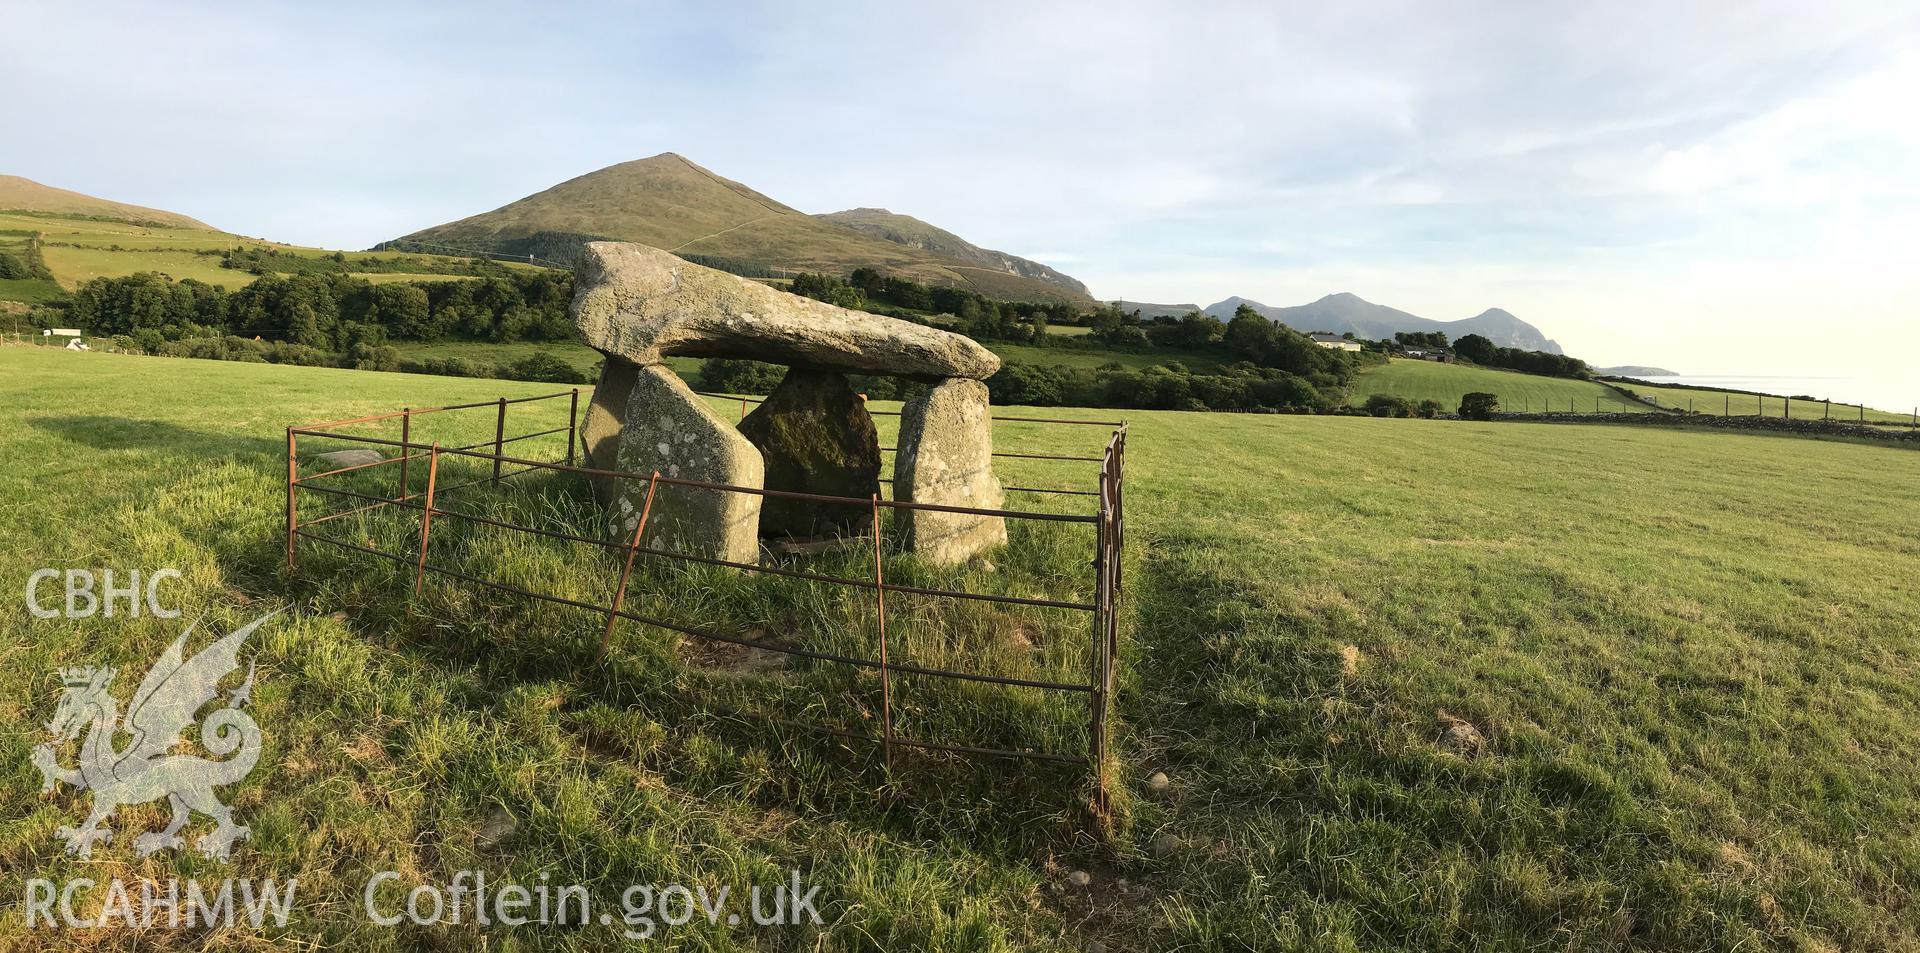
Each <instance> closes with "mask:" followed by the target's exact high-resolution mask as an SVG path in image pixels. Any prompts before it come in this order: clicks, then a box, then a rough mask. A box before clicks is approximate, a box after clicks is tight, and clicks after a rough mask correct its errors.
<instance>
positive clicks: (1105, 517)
mask: <svg viewBox="0 0 1920 953" xmlns="http://www.w3.org/2000/svg"><path fill="white" fill-rule="evenodd" d="M705 396H709V397H725V398H726V399H729V400H740V401H741V415H742V416H743V417H744V416H745V414H746V413H747V405H748V404H749V403H757V402H758V400H757V399H756V398H739V397H735V396H733V395H705ZM560 400H565V401H566V402H567V425H566V426H564V427H552V428H548V429H544V430H536V431H532V432H529V433H522V434H513V435H509V434H508V431H507V420H508V410H509V408H511V407H514V406H516V405H522V404H532V403H537V402H557V401H560ZM489 409H490V410H492V411H493V414H494V416H493V421H492V422H493V436H492V438H491V439H488V440H482V441H479V442H476V443H469V444H464V445H458V446H442V445H440V444H439V443H437V442H420V441H417V440H415V439H414V423H415V420H416V419H417V418H421V417H425V416H428V415H437V414H447V413H457V412H480V413H484V412H485V411H487V410H489ZM870 413H872V414H875V415H880V416H898V415H899V412H898V411H883V410H871V411H870ZM394 420H398V421H399V428H400V436H399V439H397V440H394V439H388V438H384V437H376V436H370V435H366V434H359V433H349V432H345V428H349V427H353V426H356V425H369V424H387V423H390V422H391V421H394ZM995 422H996V423H999V422H1020V423H1037V424H1049V425H1060V426H1098V427H1111V428H1113V430H1112V434H1111V436H1110V437H1109V438H1108V440H1107V442H1106V446H1105V449H1104V450H1103V452H1102V453H1101V454H1100V455H1099V456H1076V455H1064V454H1032V453H1012V452H996V453H995V454H994V456H995V457H1002V458H1015V459H1029V460H1053V461H1084V462H1095V463H1098V464H1099V471H1098V484H1097V488H1096V489H1093V490H1083V489H1072V488H1049V487H1016V486H1008V487H1006V488H1005V489H1006V490H1007V491H1008V492H1014V493H1028V494H1044V495H1062V496H1082V497H1094V498H1095V499H1096V500H1097V506H1096V508H1095V511H1094V512H1092V513H1051V512H1039V511H1027V510H1011V509H987V508H978V507H964V506H946V505H939V504H931V503H909V502H901V501H897V500H888V499H884V498H882V497H880V496H879V495H877V494H876V495H874V496H872V497H871V498H868V499H856V498H847V497H835V496H823V495H820V494H811V493H800V492H794V491H785V490H772V489H766V488H762V487H744V486H730V485H726V484H718V483H707V482H702V481H698V480H687V479H679V478H675V477H669V476H665V475H663V474H661V473H659V472H654V473H651V474H639V473H624V472H619V471H614V470H606V469H598V468H594V467H588V466H582V465H579V457H580V456H581V455H582V454H583V450H584V448H583V447H582V440H581V429H580V428H581V420H580V392H579V390H578V389H577V388H576V389H573V390H570V391H564V392H560V393H555V394H544V395H540V396H536V397H521V398H511V399H510V398H504V397H503V398H500V399H498V400H494V401H483V402H477V403H470V404H456V405H451V406H445V407H430V408H417V409H416V408H406V409H403V410H400V411H396V412H393V413H388V414H376V415H372V416H366V417H356V418H351V419H347V420H334V421H327V422H323V423H313V424H306V425H302V426H297V427H289V428H287V432H286V435H287V488H286V490H287V496H286V559H287V568H288V571H289V572H295V571H297V570H298V566H299V543H300V542H301V541H303V540H305V541H310V542H313V543H320V544H323V545H326V546H331V547H338V548H340V549H343V550H348V551H352V552H358V553H362V554H365V555H369V556H375V557H380V558H383V559H387V560H391V561H394V562H396V563H398V564H400V565H402V566H403V567H406V568H408V569H410V570H411V571H412V576H413V591H414V595H415V596H416V597H417V596H419V595H420V593H421V589H422V587H423V586H424V584H425V580H426V576H427V574H428V573H433V574H436V575H440V576H444V577H447V578H450V579H454V580H458V581H460V582H464V583H468V584H472V585H476V586H481V587H484V588H487V589H492V590H495V591H499V592H505V593H508V594H511V595H515V596H521V597H525V598H528V599H533V600H538V601H541V602H545V603H550V604H555V605H563V606H570V607H573V608H576V609H580V610H584V611H587V612H591V613H596V614H598V615H599V616H603V617H604V619H605V621H604V623H603V625H602V630H601V635H600V646H599V651H600V654H601V656H603V657H604V655H605V654H606V652H607V650H608V647H609V646H610V644H611V642H612V639H613V636H614V633H615V629H616V628H617V626H618V624H619V622H620V621H621V620H623V619H624V620H627V621H630V622H634V623H639V624H641V625H646V626H653V627H657V628H660V629H664V630H668V631H671V632H676V633H679V634H680V635H682V636H687V637H691V638H694V639H699V640H704V641H707V642H711V643H718V644H728V645H734V646H742V647H746V648H750V649H755V650H761V651H768V652H775V653H782V654H786V655H790V656H794V657H798V658H803V659H809V660H812V661H814V662H819V663H828V664H835V665H843V666H849V667H852V668H855V669H866V670H871V671H874V672H877V674H878V676H879V681H880V695H881V700H880V734H879V735H877V736H875V735H872V734H870V733H860V732H853V731H846V730H841V729H836V728H833V727H831V726H827V725H820V724H810V725H804V726H802V727H806V728H810V729H813V730H818V731H823V732H826V733H828V734H831V735H835V736H839V737H843V738H848V739H853V740H858V741H864V742H871V743H873V744H876V745H878V746H879V747H880V748H881V750H882V752H883V756H884V758H885V760H886V763H887V765H888V767H889V768H891V767H892V766H893V763H894V752H895V750H896V749H897V748H916V749H923V750H928V751H939V752H948V753H953V754H960V755H972V756H987V757H1006V758H1016V759H1025V760H1032V761H1045V762H1054V763H1065V764H1080V765H1084V766H1086V767H1087V768H1088V769H1089V771H1090V775H1091V780H1092V781H1093V782H1094V789H1095V795H1094V797H1095V804H1096V809H1097V810H1098V811H1099V812H1100V813H1101V814H1102V815H1104V812H1105V807H1106V795H1107V791H1108V762H1109V748H1108V740H1109V735H1110V731H1109V712H1110V709H1111V708H1112V704H1113V693H1114V688H1115V684H1116V672H1117V668H1116V664H1117V661H1118V658H1117V656H1118V652H1119V633H1120V624H1119V619H1120V609H1121V598H1122V568H1123V567H1122V557H1123V553H1124V548H1125V544H1126V518H1125V505H1124V501H1125V463H1126V438H1127V427H1126V424H1125V423H1123V422H1112V421H1097V420H1060V419H1052V418H1036V417H996V418H995ZM561 433H565V434H566V437H567V446H566V452H565V455H564V456H563V457H561V458H559V459H556V460H537V459H530V458H528V457H524V456H516V455H513V454H510V453H508V452H507V448H508V447H509V446H510V445H512V444H515V443H519V442H522V441H527V440H532V439H535V438H539V437H547V436H556V435H558V434H561ZM303 439H304V440H306V441H308V443H309V444H311V443H313V442H315V441H321V440H325V441H332V442H336V443H338V444H342V445H344V446H347V447H357V448H364V449H370V450H376V451H377V452H381V453H383V454H390V455H385V456H383V457H382V458H381V459H379V460H377V461H363V462H359V463H352V464H348V465H344V466H339V467H335V468H333V469H330V470H325V471H323V472H319V473H308V474H303V473H301V464H300V454H301V452H302V451H301V445H302V440H303ZM883 449H884V450H889V451H891V450H893V449H894V448H891V447H887V448H883ZM450 458H451V459H457V460H461V461H475V462H478V463H479V464H481V467H482V470H483V472H485V473H486V474H487V475H485V476H482V477H480V478H478V479H471V480H467V481H464V482H461V483H456V484H452V485H442V484H441V480H440V477H441V470H442V464H443V462H444V461H447V460H449V459H450ZM417 466H424V468H425V471H426V477H425V481H424V482H425V486H424V488H423V489H422V490H420V491H418V492H416V491H415V490H414V483H415V482H416V481H415V478H414V473H415V468H416V467H417ZM383 467H394V468H396V469H397V470H398V474H397V477H396V479H395V481H394V487H395V489H396V490H397V492H395V493H392V494H391V495H389V494H387V493H372V492H362V491H361V490H349V489H347V488H345V487H341V486H335V485H326V484H323V483H321V482H320V481H323V480H328V479H330V478H335V477H341V476H344V475H346V474H350V473H365V472H367V471H373V470H376V469H377V468H383ZM537 472H544V473H565V474H574V475H576V476H580V477H587V478H600V479H614V480H624V481H633V482H635V483H641V482H644V483H645V484H646V494H645V504H644V505H643V506H642V508H641V513H640V517H639V520H638V521H637V523H636V525H635V527H634V530H633V533H632V535H631V536H630V537H628V538H626V539H624V540H609V539H605V538H595V537H590V536H586V535H580V534H575V533H569V532H564V531H561V530H556V529H550V528H544V527H536V526H527V525H520V524H517V523H514V522H511V521H508V520H501V519H495V518H493V517H490V516H484V515H481V514H478V513H471V512H466V511H462V510H458V509H453V508H450V507H449V505H448V501H449V497H450V495H451V494H453V493H456V492H457V491H459V490H461V489H464V488H467V487H472V486H475V485H478V484H494V485H497V484H500V483H502V482H503V481H507V480H511V479H512V478H514V477H516V476H520V475H522V474H527V473H537ZM882 482H890V480H882ZM690 490H696V491H712V492H722V493H744V494H752V495H756V496H760V497H762V498H768V497H774V498H783V499H792V500H801V501H810V502H817V503H839V504H848V505H855V506H860V507H863V508H865V509H866V510H868V512H869V513H870V521H871V532H872V543H873V576H872V578H870V579H861V578H850V577H846V576H835V575H827V574H823V573H816V572H810V571H807V570H805V569H799V568H791V567H788V566H781V565H773V564H762V563H743V562H735V561H731V560H725V559H718V558H711V557H703V556H695V555H691V554H687V553H679V552H673V551H671V550H667V549H662V548H659V547H657V546H653V545H648V543H647V541H646V532H647V523H648V519H649V517H650V515H651V512H652V509H653V501H654V499H655V497H656V495H657V494H661V493H671V492H687V491H690ZM303 493H304V494H317V495H320V496H324V497H331V498H335V499H340V500H345V501H346V504H347V508H346V509H342V510H338V511H334V512H329V513H325V514H323V515H320V516H318V517H315V518H310V519H303V518H302V516H301V496H302V494H303ZM387 508H394V509H398V510H407V511H412V512H415V513H417V514H418V515H419V532H418V536H417V541H416V542H415V543H414V545H413V546H412V550H411V551H410V552H390V551H387V550H384V549H381V548H379V547H378V546H376V545H370V543H371V541H370V540H369V541H367V543H361V542H354V541H352V540H348V539H341V538H338V537H336V536H333V535H329V534H326V533H323V532H319V531H317V528H318V527H322V526H324V525H326V524H329V523H333V522H335V521H338V520H341V519H345V518H347V517H350V516H354V515H358V514H363V513H370V512H373V511H376V510H382V509H387ZM884 510H931V511H938V512H945V513H957V514H969V515H977V516H983V517H1000V518H1003V519H1006V520H1009V521H1045V522H1056V523H1074V524H1083V525H1088V526H1091V527H1092V528H1093V533H1094V540H1093V547H1092V552H1091V553H1090V557H1091V558H1090V565H1091V568H1092V571H1093V591H1094V597H1093V600H1092V601H1091V602H1080V601H1070V600H1062V599H1048V598H1037V597H1029V596H1013V595H1002V594H999V593H990V592H969V591H963V590H955V589H939V588H932V587H925V586H913V585H903V584H898V583H894V582H889V581H887V566H886V558H885V546H884V544H883V542H884V537H883V535H882V525H881V514H882V512H883V511H884ZM443 520H459V521H466V522H468V523H471V524H476V525H483V526H488V527H492V528H494V529H498V530H503V531H507V532H510V533H526V534H530V535H533V536H538V537H544V538H547V539H551V540H559V541H566V542H571V543H580V544H586V545H589V546H595V547H600V548H603V549H606V550H608V551H610V552H612V553H613V554H614V555H615V556H616V558H617V559H619V562H620V567H621V568H620V571H619V575H618V582H617V584H615V586H614V587H613V596H612V599H611V601H610V603H609V604H606V605H597V604H594V603H591V602H587V601H583V600H578V599H573V598H567V597H563V596H559V595H554V594H551V593H541V592H534V591H530V590H528V589H526V588H523V587H520V586H516V585H512V584H510V583H507V582H504V581H500V580H495V579H487V578H484V577H482V576H479V575H475V574H472V573H468V572H464V571H462V570H460V569H456V568H453V567H451V566H445V565H440V564H436V563H435V562H434V561H433V560H432V558H431V553H432V545H433V533H434V527H435V524H436V521H443ZM643 556H644V557H647V558H650V559H659V560H668V561H677V562H683V563H692V564H703V565H709V566H724V567H729V568H732V569H736V570H742V571H746V572H752V573H764V574H771V575H777V576H783V577H787V578H792V579H800V580H806V581H809V582H812V583H818V584H821V585H828V586H839V587H849V588H854V589H861V590H868V591H870V592H871V593H872V605H873V610H874V619H875V628H876V631H877V633H878V639H877V645H876V646H875V648H874V650H873V652H872V653H871V655H870V656H863V655H853V654H845V653H836V652H826V651H818V650H813V649H808V648H804V647H800V646H790V645H782V644H777V643H771V642H767V641H760V640H751V639H744V638H739V637H735V636H730V635H726V634H723V633H718V632H713V631H709V630H707V629H704V628H702V627H698V626H692V625H686V624H682V623H678V622H675V621H672V620H668V619H662V618H657V617H654V616H650V615H643V614H640V613H637V612H635V611H632V610H631V609H629V608H628V607H627V605H626V598H627V592H628V584H629V582H630V580H631V579H632V576H633V572H634V566H635V563H636V562H637V561H638V560H639V559H640V558H641V557H643ZM888 593H904V594H914V595H922V596H931V597H936V598H941V599H955V600H975V601H982V602H991V603H1001V604H1011V605H1020V606H1031V607H1042V608H1050V609H1058V610H1063V611H1069V612H1076V613H1084V614H1085V615H1086V616H1087V617H1088V619H1089V627H1088V635H1089V641H1088V649H1089V651H1088V657H1089V660H1090V665H1089V669H1088V671H1087V678H1086V680H1085V681H1084V682H1082V681H1061V680H1051V679H1042V678H1022V677H1013V676H1008V675H997V674H991V673H987V672H978V671H963V670H957V669H949V668H936V667H930V666H923V665H916V664H912V663H908V662H901V661H899V660H897V659H894V658H891V657H890V653H889V649H888V642H889V640H888V637H887V633H886V599H887V595H888ZM895 675H913V676H928V677H933V678H940V679H949V680H955V681H962V682H971V683H976V684H985V685H994V686H1001V687H1005V688H1022V689H1035V690H1040V691H1045V692H1059V693H1068V694H1073V695H1082V696H1085V697H1086V699H1087V704H1086V711H1087V722H1086V726H1087V739H1088V740H1087V747H1086V750H1085V751H1075V752H1063V751H1045V750H1034V749H1015V748H1004V747H992V746H987V745H975V744H955V743H945V742H936V741H932V740H929V739H920V738H911V737H907V736H905V735H902V734H900V733H898V732H897V731H896V730H895V718H894V700H893V695H894V692H893V684H892V682H893V677H894V676H895Z"/></svg>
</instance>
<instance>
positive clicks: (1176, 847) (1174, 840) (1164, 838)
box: [1147, 832, 1180, 860]
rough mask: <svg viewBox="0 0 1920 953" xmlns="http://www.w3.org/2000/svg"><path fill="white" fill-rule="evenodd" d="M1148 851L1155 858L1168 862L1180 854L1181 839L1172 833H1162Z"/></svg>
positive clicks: (1148, 847)
mask: <svg viewBox="0 0 1920 953" xmlns="http://www.w3.org/2000/svg"><path fill="white" fill-rule="evenodd" d="M1147 850H1149V851H1151V852H1152V853H1153V856H1154V857H1156V858H1158V859H1160V860H1166V859H1168V858H1170V857H1172V856H1173V855H1175V854H1177V853H1179V852H1180V838H1179V836H1178V835H1175V834H1173V833H1172V832H1162V833H1160V834H1159V835H1157V836H1156V837H1154V839H1153V841H1152V843H1149V844H1148V845H1147Z"/></svg>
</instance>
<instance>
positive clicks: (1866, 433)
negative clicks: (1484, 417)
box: [1493, 413, 1920, 444]
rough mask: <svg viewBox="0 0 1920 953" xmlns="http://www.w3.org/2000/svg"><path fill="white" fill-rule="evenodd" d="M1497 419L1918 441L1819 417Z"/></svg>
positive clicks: (1902, 433)
mask: <svg viewBox="0 0 1920 953" xmlns="http://www.w3.org/2000/svg"><path fill="white" fill-rule="evenodd" d="M1493 419H1494V420H1496V421H1511V422H1516V423H1543V424H1639V425H1641V426H1653V427H1675V428H1687V427H1695V428H1700V429H1703V430H1735V431H1745V432H1747V433H1772V434H1784V435H1788V436H1800V437H1822V436H1825V437H1860V438H1864V439H1867V440H1873V441H1877V442H1881V443H1896V444H1914V443H1920V431H1914V430H1893V429H1890V428H1888V427H1886V426H1876V425H1874V424H1853V423H1842V422H1840V421H1836V420H1823V419H1819V418H1805V419H1793V418H1784V417H1757V416H1745V417H1721V416H1717V415H1713V414H1687V413H1664V414H1647V413H1619V414H1561V413H1549V414H1539V413H1496V414H1494V415H1493Z"/></svg>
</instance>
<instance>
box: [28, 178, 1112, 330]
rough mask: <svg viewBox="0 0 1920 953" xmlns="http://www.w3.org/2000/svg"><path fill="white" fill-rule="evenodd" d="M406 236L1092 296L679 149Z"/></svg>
mask: <svg viewBox="0 0 1920 953" xmlns="http://www.w3.org/2000/svg"><path fill="white" fill-rule="evenodd" d="M0 207H5V206H4V203H0ZM845 215H857V216H858V217H862V218H868V219H873V218H879V219H884V220H885V221H887V222H888V223H890V224H891V225H892V226H893V227H897V228H899V229H900V230H903V231H911V232H913V233H914V234H916V235H924V236H931V238H932V239H937V240H929V241H927V242H919V241H896V240H893V239H891V238H889V237H887V236H882V235H875V234H870V233H868V232H867V231H865V230H863V229H861V228H859V227H856V226H853V225H852V224H851V223H847V222H840V221H835V220H834V219H835V218H837V217H839V216H845ZM401 240H402V241H409V240H411V241H430V242H436V243H439V244H443V245H451V246H454V247H456V248H470V249H486V250H488V251H495V252H502V253H506V254H515V255H537V256H539V257H542V258H550V259H554V260H556V261H566V260H569V259H571V258H573V257H574V256H575V255H577V254H578V253H579V250H580V247H581V246H582V245H583V244H584V243H586V242H590V241H606V240H612V241H627V242H638V243H640V244H643V245H652V246H653V247H655V248H662V249H666V250H667V251H671V252H674V253H676V254H680V255H683V256H687V257H692V258H695V259H705V260H706V261H708V262H709V263H717V264H721V265H722V266H723V267H727V268H730V269H739V270H740V271H741V273H743V274H768V273H778V272H781V271H820V272H827V273H831V274H846V273H847V272H849V271H852V270H853V269H855V268H859V267H871V268H877V269H880V270H881V271H884V272H887V273H889V274H893V275H898V276H899V277H902V278H909V279H912V280H914V281H919V282H924V283H926V284H932V285H942V286H947V287H956V288H966V289H969V290H972V291H975V292H978V293H980V294H983V295H987V296H988V297H993V298H1001V299H1005V300H1013V301H1073V302H1085V301H1086V300H1087V292H1086V288H1085V286H1083V285H1081V284H1080V283H1079V282H1077V281H1074V280H1073V279H1071V278H1067V277H1066V276H1064V275H1060V274H1059V273H1058V272H1055V271H1053V270H1052V269H1050V268H1047V267H1046V266H1045V265H1039V264H1035V263H1033V262H1027V261H1025V260H1024V259H1014V258H1013V256H1010V255H1004V256H1003V255H1001V254H1000V253H998V252H987V251H986V250H984V249H979V248H977V247H976V246H973V245H971V244H969V243H967V242H966V241H964V240H962V239H960V238H959V237H957V236H955V235H953V234H952V233H951V232H945V231H942V230H940V229H936V228H934V227H933V226H931V225H928V224H926V223H925V222H921V221H919V220H917V219H912V218H908V217H907V216H895V215H894V214H893V213H891V212H888V211H886V210H885V209H855V210H852V211H851V212H842V213H835V214H834V215H833V216H825V217H821V216H813V215H807V214H805V213H803V212H801V211H799V210H797V209H794V208H792V207H790V206H787V205H783V204H781V203H780V202H778V201H776V200H774V199H772V198H770V197H768V196H766V195H763V194H761V193H759V192H756V191H754V190H753V189H751V188H749V187H747V186H746V185H744V184H742V183H739V182H735V181H733V180H731V179H728V178H725V177H724V176H721V175H719V174H717V173H715V172H713V171H711V170H709V169H705V168H702V167H701V166H699V165H697V164H695V163H694V162H693V161H691V160H689V159H688V158H686V157H685V156H682V155H680V154H678V153H674V152H662V153H660V154H659V155H654V156H648V157H647V158H644V159H634V160H631V161H628V162H622V163H619V164H616V165H610V166H607V167H606V168H604V169H598V170H595V171H593V172H588V173H586V174H585V175H581V176H576V177H575V178H571V179H568V180H567V181H565V182H561V183H560V184H558V185H555V186H552V187H551V188H548V189H545V190H543V191H540V192H537V193H534V194H533V195H529V196H526V197H525V198H522V199H519V200H517V201H514V202H510V203H508V204H506V205H503V206H501V207H500V208H497V209H494V210H493V211H491V212H484V213H482V214H479V215H473V216H469V217H467V218H463V219H460V220H459V221H455V222H448V223H446V224H444V225H437V226H434V227H432V228H428V229H423V230H421V231H418V232H414V233H412V234H410V235H407V236H405V237H404V238H403V239H401ZM968 249H971V252H968V251H967V250H968ZM978 256H989V258H988V260H982V259H981V258H980V257H978ZM991 256H999V257H991Z"/></svg>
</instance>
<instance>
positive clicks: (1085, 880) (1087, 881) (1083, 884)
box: [1067, 870, 1093, 890]
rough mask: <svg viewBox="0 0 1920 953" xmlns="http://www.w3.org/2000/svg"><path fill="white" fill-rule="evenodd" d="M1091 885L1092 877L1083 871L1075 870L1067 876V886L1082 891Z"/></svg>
mask: <svg viewBox="0 0 1920 953" xmlns="http://www.w3.org/2000/svg"><path fill="white" fill-rule="evenodd" d="M1092 885H1093V875H1092V874H1090V873H1087V872H1086V871H1084V870H1076V871H1074V872H1073V873H1070V874H1068V875H1067V886H1069V887H1073V888H1076V889H1080V890H1084V889H1086V888H1087V887H1090V886H1092Z"/></svg>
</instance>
